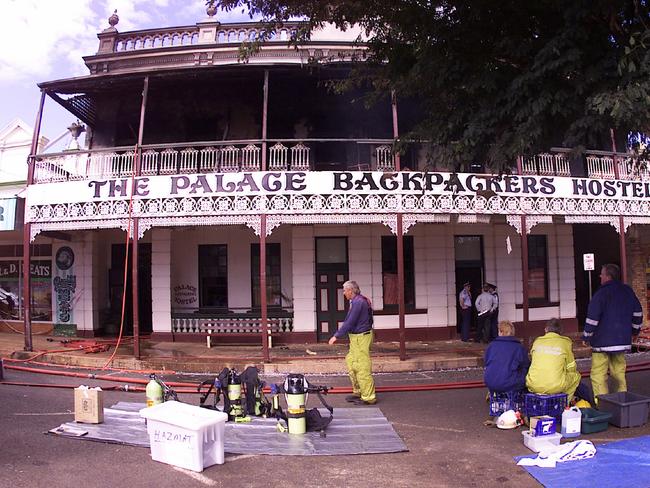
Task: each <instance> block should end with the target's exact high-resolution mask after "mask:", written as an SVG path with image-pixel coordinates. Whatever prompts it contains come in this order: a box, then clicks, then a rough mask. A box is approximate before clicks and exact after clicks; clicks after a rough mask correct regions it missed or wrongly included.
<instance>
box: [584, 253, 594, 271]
mask: <svg viewBox="0 0 650 488" xmlns="http://www.w3.org/2000/svg"><path fill="white" fill-rule="evenodd" d="M582 262H583V265H584V268H585V271H593V270H594V255H593V253H588V254H583V255H582Z"/></svg>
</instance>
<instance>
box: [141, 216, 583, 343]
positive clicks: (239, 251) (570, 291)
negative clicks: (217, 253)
mask: <svg viewBox="0 0 650 488" xmlns="http://www.w3.org/2000/svg"><path fill="white" fill-rule="evenodd" d="M538 233H539V234H544V235H546V236H547V243H548V271H549V300H550V301H553V302H559V307H558V306H555V307H545V308H531V309H530V319H531V320H547V319H549V318H551V317H556V316H557V317H560V318H571V317H575V310H576V306H575V284H574V269H573V235H572V228H571V226H570V225H542V224H541V225H538V226H535V227H534V228H533V234H538ZM388 235H392V234H391V233H390V230H389V229H388V228H387V227H386V226H383V225H380V224H374V225H295V226H281V227H279V228H277V229H275V230H274V232H273V233H272V234H271V236H269V237H268V239H267V242H269V243H272V242H279V243H280V244H281V252H282V258H281V259H282V292H283V294H284V295H285V296H286V297H287V298H288V299H289V300H290V303H285V305H292V306H293V311H294V330H295V331H296V332H314V331H315V330H316V326H317V324H316V296H315V239H316V238H317V237H336V236H341V237H347V239H348V257H349V277H350V279H352V280H355V281H357V282H358V283H359V286H360V287H361V290H362V293H364V294H365V295H367V296H369V297H370V298H371V299H372V301H373V304H374V307H375V309H377V310H382V309H383V287H382V264H381V261H382V256H381V237H382V236H388ZM407 235H410V236H412V237H413V243H414V254H415V293H416V308H417V309H420V310H423V313H421V314H407V315H406V327H453V326H455V325H456V320H457V319H456V312H457V301H458V292H459V291H460V284H458V283H456V282H455V280H456V277H455V256H454V237H455V236H458V235H480V236H482V237H483V256H484V269H485V276H484V280H485V281H489V282H493V283H495V284H496V285H497V286H498V291H499V298H500V313H499V318H500V319H501V320H512V321H521V320H522V316H523V314H522V310H521V309H520V308H519V309H517V308H516V305H517V304H521V302H522V273H521V238H520V236H519V234H517V232H516V231H515V229H514V228H513V227H511V226H509V225H507V224H502V223H495V224H491V225H490V224H465V223H462V224H457V223H454V222H452V223H449V224H417V225H415V226H413V227H411V228H410V229H409V232H408V234H407ZM166 236H169V240H168V239H167V237H166ZM508 237H509V238H510V243H511V246H512V250H511V252H510V254H508V252H507V245H506V239H507V238H508ZM152 240H153V256H152V265H153V266H152V275H153V276H152V277H153V283H154V293H153V301H154V330H156V331H158V330H160V331H163V330H169V327H170V325H169V322H170V320H169V318H167V319H164V316H167V317H170V315H171V309H176V310H180V309H179V308H178V307H177V306H176V305H174V303H173V302H172V300H173V292H172V297H171V299H170V297H169V296H168V295H169V290H173V289H174V287H175V286H178V285H183V284H188V285H192V286H194V287H196V289H197V295H198V246H199V245H200V244H226V245H227V246H228V278H229V280H228V298H229V306H230V307H231V308H233V309H236V308H241V309H243V310H245V309H247V308H248V307H250V304H251V297H250V290H251V283H250V276H251V269H250V264H251V263H250V244H251V243H259V239H258V237H257V236H255V235H254V233H253V232H252V231H251V230H250V229H248V228H244V227H235V226H224V227H205V228H192V229H174V230H172V231H156V232H154V233H153V239H152ZM167 246H169V248H168V247H167ZM167 252H168V253H169V254H168V255H169V258H170V267H169V268H168V269H169V270H170V276H169V285H168V287H167V288H166V289H165V287H166V286H167V285H166V283H167V282H166V281H165V280H167V279H168V277H167V274H166V273H167V272H166V271H165V266H166V261H165V258H164V257H163V256H164V255H165V253H167ZM473 298H474V300H475V299H476V297H473ZM167 303H169V304H170V305H169V309H167V308H166V307H167V305H166V304H167ZM197 307H198V296H197V301H196V304H194V306H193V307H192V308H197ZM165 320H166V321H165ZM163 324H164V327H163ZM375 324H376V327H377V328H379V329H385V328H396V327H398V316H397V314H395V315H376V317H375ZM165 327H166V329H165Z"/></svg>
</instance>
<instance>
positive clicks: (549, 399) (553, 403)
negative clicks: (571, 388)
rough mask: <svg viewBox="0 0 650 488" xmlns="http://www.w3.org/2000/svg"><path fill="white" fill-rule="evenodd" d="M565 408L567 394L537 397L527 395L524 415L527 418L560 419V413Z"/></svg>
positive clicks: (531, 394)
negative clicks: (546, 416)
mask: <svg viewBox="0 0 650 488" xmlns="http://www.w3.org/2000/svg"><path fill="white" fill-rule="evenodd" d="M566 406H567V394H566V393H557V394H555V395H538V394H536V393H527V394H526V398H525V405H524V413H525V414H526V416H527V417H537V416H539V415H550V416H551V417H555V418H556V419H560V418H561V417H562V412H564V409H565V408H566Z"/></svg>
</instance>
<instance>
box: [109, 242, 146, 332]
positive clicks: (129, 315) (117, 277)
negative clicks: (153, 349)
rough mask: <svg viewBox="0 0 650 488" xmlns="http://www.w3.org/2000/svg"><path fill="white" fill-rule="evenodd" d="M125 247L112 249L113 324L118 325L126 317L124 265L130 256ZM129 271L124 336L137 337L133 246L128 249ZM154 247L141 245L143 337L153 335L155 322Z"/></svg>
mask: <svg viewBox="0 0 650 488" xmlns="http://www.w3.org/2000/svg"><path fill="white" fill-rule="evenodd" d="M126 252H127V251H126V246H125V245H124V244H113V245H112V246H111V269H110V270H109V273H108V292H109V301H110V316H111V322H113V323H117V324H118V329H117V333H119V323H120V317H121V314H122V295H123V293H124V262H125V260H126V258H127V256H126ZM127 269H128V272H127V274H126V300H125V311H124V334H125V335H133V291H132V287H131V283H132V281H131V280H132V276H131V275H132V270H131V246H130V245H129V246H128V261H127ZM151 312H152V308H151V244H149V243H142V244H138V322H139V325H140V334H150V333H151V331H152V321H151Z"/></svg>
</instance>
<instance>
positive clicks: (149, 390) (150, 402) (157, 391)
mask: <svg viewBox="0 0 650 488" xmlns="http://www.w3.org/2000/svg"><path fill="white" fill-rule="evenodd" d="M149 378H150V381H149V383H147V387H146V388H145V395H146V397H147V407H153V406H154V405H158V404H160V403H163V402H166V401H167V400H174V401H178V395H176V392H175V391H174V390H172V389H171V388H170V387H169V386H167V385H166V384H165V383H164V382H163V380H161V379H160V378H158V377H157V376H156V375H155V374H153V373H152V374H150V375H149Z"/></svg>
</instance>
